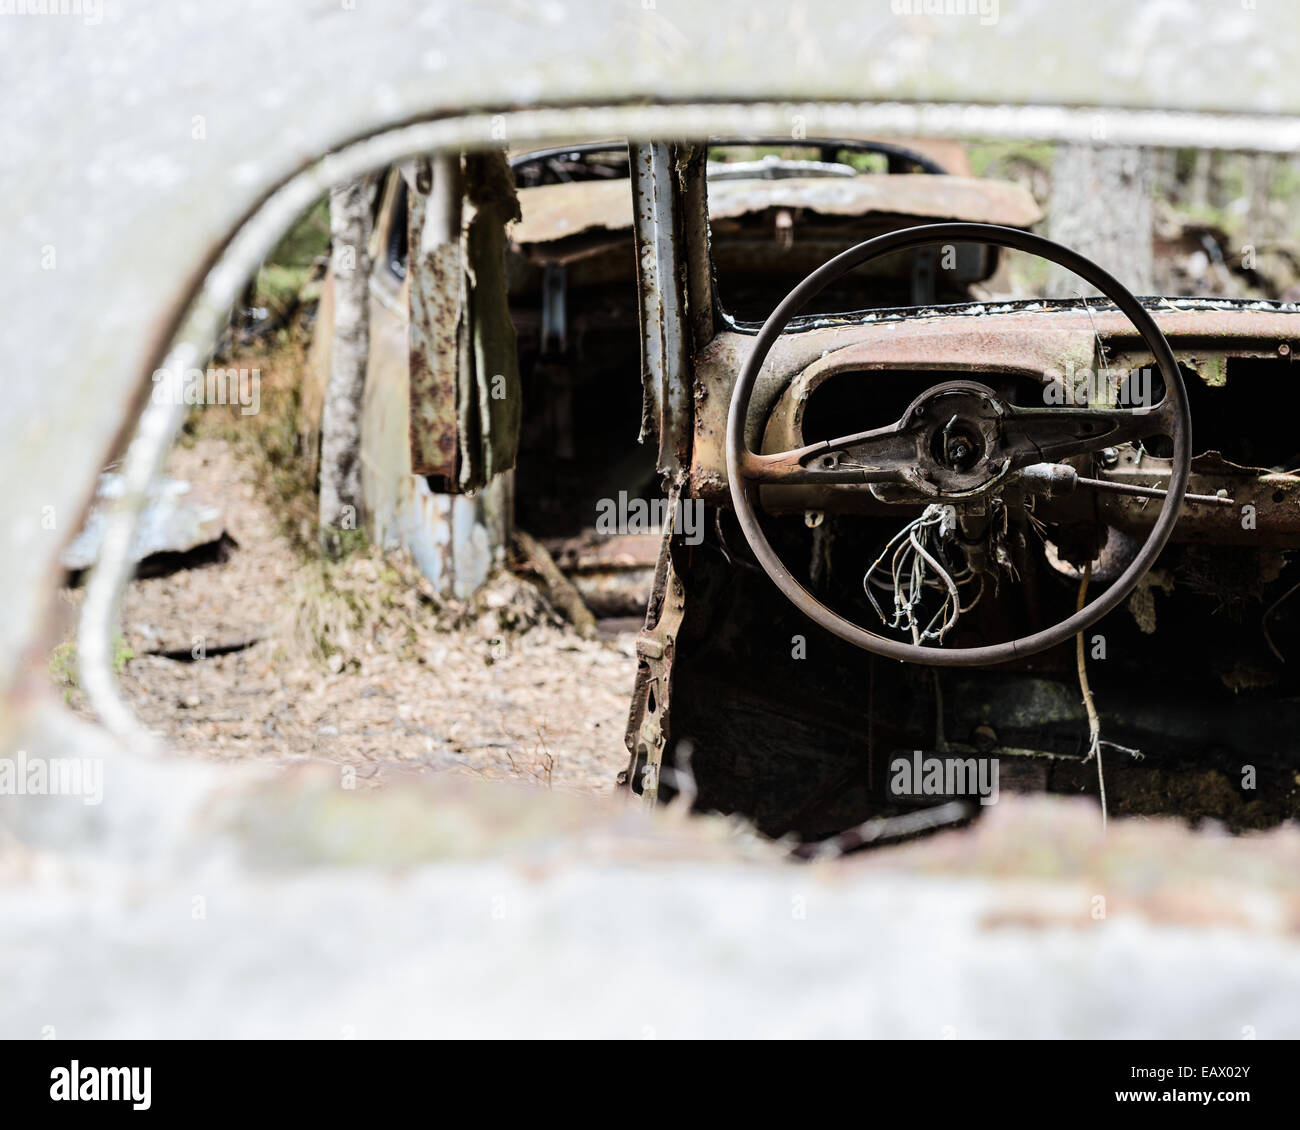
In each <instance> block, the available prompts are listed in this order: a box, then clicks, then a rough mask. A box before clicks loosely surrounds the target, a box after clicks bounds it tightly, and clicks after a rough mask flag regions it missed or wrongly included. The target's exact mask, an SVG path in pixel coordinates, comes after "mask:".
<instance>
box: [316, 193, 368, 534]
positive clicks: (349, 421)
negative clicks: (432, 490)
mask: <svg viewBox="0 0 1300 1130" xmlns="http://www.w3.org/2000/svg"><path fill="white" fill-rule="evenodd" d="M330 235H331V239H332V242H331V247H330V268H331V270H332V272H333V275H334V327H333V333H334V342H333V351H332V357H331V360H330V377H329V388H328V390H327V391H326V394H325V407H324V411H323V413H322V415H321V441H320V447H321V452H320V541H321V549H322V550H323V551H324V552H325V553H326V554H328V555H329V556H331V557H337V556H338V555H339V554H340V553H341V552H342V551H343V550H344V549H345V548H346V546H347V544H348V543H349V542H350V541H351V540H352V539H351V538H349V537H348V531H352V530H356V529H357V527H358V524H359V515H360V513H361V395H362V391H363V389H364V387H365V380H366V358H367V356H368V355H369V352H370V308H369V304H370V253H369V244H370V208H369V203H368V199H367V192H366V184H365V181H364V179H362V180H356V181H353V182H352V183H351V184H346V185H343V186H342V187H340V188H336V189H334V190H333V191H331V192H330ZM321 332H329V327H325V326H322V327H321Z"/></svg>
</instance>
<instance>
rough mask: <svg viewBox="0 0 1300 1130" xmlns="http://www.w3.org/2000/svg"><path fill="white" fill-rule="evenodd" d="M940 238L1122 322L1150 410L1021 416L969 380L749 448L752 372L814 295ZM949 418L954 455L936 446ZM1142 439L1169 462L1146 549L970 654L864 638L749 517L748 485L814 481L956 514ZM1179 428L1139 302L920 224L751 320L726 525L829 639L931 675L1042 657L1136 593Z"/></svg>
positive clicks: (731, 428) (1088, 265) (849, 255)
mask: <svg viewBox="0 0 1300 1130" xmlns="http://www.w3.org/2000/svg"><path fill="white" fill-rule="evenodd" d="M942 243H985V244H993V245H995V246H998V247H1008V248H1012V249H1015V250H1019V251H1026V252H1029V253H1031V254H1034V255H1038V256H1041V257H1042V258H1044V259H1048V260H1050V261H1051V262H1054V263H1057V264H1059V265H1060V266H1062V267H1065V268H1066V269H1067V270H1070V271H1072V272H1073V273H1074V274H1075V275H1077V276H1078V277H1079V278H1081V279H1083V280H1084V281H1085V282H1087V283H1090V284H1091V285H1092V286H1094V287H1096V289H1097V290H1099V291H1100V292H1101V293H1102V294H1103V295H1105V296H1106V298H1108V299H1109V300H1110V301H1111V302H1112V303H1114V305H1115V306H1116V308H1117V309H1119V310H1120V311H1121V312H1122V313H1123V314H1124V315H1125V316H1126V317H1127V318H1128V320H1129V321H1130V322H1131V323H1132V324H1133V326H1134V327H1135V328H1136V330H1137V331H1138V333H1139V335H1140V336H1141V337H1142V340H1143V341H1144V342H1145V343H1146V346H1147V348H1148V349H1150V351H1151V354H1152V356H1153V357H1154V358H1155V362H1156V365H1157V366H1158V367H1159V370H1160V374H1161V376H1162V377H1163V379H1164V387H1165V395H1164V397H1163V399H1162V400H1161V401H1160V403H1159V404H1157V405H1154V406H1151V407H1139V408H1110V407H1106V408H1094V407H1091V406H1089V407H1083V408H1061V407H1052V408H1025V407H1021V406H1015V405H1011V404H1009V403H1007V402H1006V401H1005V400H1004V399H1002V398H1001V397H999V396H998V395H997V394H996V393H995V392H994V391H993V390H992V389H991V388H988V387H986V386H984V385H982V384H979V383H977V382H974V381H950V382H947V383H946V384H941V385H937V386H935V387H934V388H931V389H929V390H927V391H926V392H925V393H923V394H922V395H921V396H919V397H918V398H917V399H916V400H915V401H913V402H912V404H911V405H910V406H909V407H908V408H907V409H906V411H905V412H904V413H903V416H902V417H901V418H900V419H899V420H897V421H896V422H895V423H893V424H890V425H887V426H886V427H881V428H874V429H871V430H869V431H862V432H857V433H854V434H852V435H845V436H842V437H840V438H838V439H833V440H824V441H822V442H819V443H814V444H810V445H808V446H807V447H802V448H798V449H796V450H791V451H782V452H779V453H775V454H767V455H760V454H757V453H755V452H754V451H752V450H751V449H750V447H749V442H748V438H747V428H746V422H747V417H748V414H749V402H750V399H751V397H752V395H753V391H754V384H755V381H756V380H757V378H758V374H759V371H760V370H761V369H762V367H763V363H764V361H766V359H767V355H768V353H769V352H770V351H771V349H772V346H773V344H774V343H775V342H776V339H777V338H778V337H779V336H780V335H781V333H782V332H783V331H784V330H785V328H786V326H788V325H789V323H790V320H791V319H792V318H793V317H795V315H797V314H798V313H799V312H800V311H801V310H802V309H803V307H804V306H805V305H806V304H807V303H808V302H809V301H810V300H811V299H812V298H814V297H816V295H817V294H819V293H820V292H821V291H822V290H823V289H824V288H825V287H827V286H828V285H830V284H831V283H832V282H834V281H836V280H837V279H839V278H841V277H843V276H844V275H845V274H847V273H848V272H849V271H851V270H853V269H854V268H856V267H859V266H861V265H862V264H864V263H867V262H869V261H870V260H872V259H876V258H879V257H880V256H883V255H888V254H891V253H893V252H898V251H907V250H911V249H913V248H917V247H925V246H930V245H933V244H942ZM954 422H959V424H958V426H957V431H958V432H959V433H960V437H961V442H960V449H959V450H960V458H953V457H952V451H953V449H952V448H950V447H949V446H948V438H949V435H950V433H951V432H952V430H953V426H954ZM1152 435H1168V436H1170V437H1172V439H1173V467H1172V473H1171V475H1170V479H1169V486H1168V493H1167V494H1166V495H1165V497H1164V500H1163V503H1162V505H1161V508H1160V513H1159V516H1158V517H1157V519H1156V521H1155V524H1154V526H1153V527H1152V529H1151V531H1150V533H1149V534H1148V536H1147V539H1146V541H1145V542H1144V543H1143V545H1142V547H1141V548H1140V549H1139V551H1138V552H1137V554H1136V556H1134V558H1133V560H1132V561H1131V562H1130V563H1129V565H1128V567H1127V568H1126V569H1125V570H1124V571H1123V572H1122V573H1121V574H1120V575H1119V576H1118V577H1117V578H1115V580H1114V582H1113V583H1112V584H1111V585H1110V587H1109V588H1108V589H1106V591H1105V592H1104V593H1102V594H1101V595H1100V596H1099V597H1097V598H1096V599H1095V600H1093V601H1091V602H1090V603H1089V604H1087V605H1086V606H1084V607H1083V608H1082V609H1081V610H1079V611H1078V612H1076V613H1074V614H1073V615H1072V616H1070V617H1068V618H1067V619H1064V620H1062V621H1060V622H1059V623H1057V624H1054V625H1053V626H1051V627H1050V628H1045V629H1043V630H1042V631H1039V632H1035V633H1034V634H1032V635H1028V636H1024V637H1021V638H1019V639H1013V640H1008V641H1006V642H1003V643H998V644H990V645H987V646H983V647H965V648H944V647H925V646H921V645H920V644H917V643H906V642H903V641H900V640H894V639H890V638H888V637H886V636H881V635H877V634H876V633H874V632H869V631H867V630H866V629H865V628H862V627H859V626H858V625H857V624H854V623H852V622H851V621H849V620H847V619H845V618H844V617H843V616H841V615H840V614H839V613H837V612H835V611H833V610H832V609H830V608H828V607H827V606H826V605H824V604H822V603H821V602H820V601H818V600H817V598H816V597H814V596H813V595H812V593H810V592H809V591H808V590H807V589H806V588H804V587H803V585H802V584H800V583H799V581H798V580H796V579H795V578H794V577H793V576H792V575H791V573H790V571H789V570H788V569H787V568H786V567H785V565H784V564H783V563H782V561H781V559H780V558H779V557H778V556H777V554H776V553H775V551H774V550H773V549H772V546H771V544H770V543H769V542H768V540H767V537H766V535H765V534H764V533H763V530H762V527H761V526H760V524H759V521H758V516H757V514H756V512H755V506H754V500H755V496H756V495H757V492H758V486H759V485H760V484H763V483H769V484H792V483H800V484H815V485H824V486H831V487H833V486H835V485H837V484H838V485H840V486H846V485H850V486H856V485H858V484H864V483H866V484H882V485H885V484H887V486H884V488H883V489H887V490H889V491H891V492H893V496H894V497H895V498H896V499H897V498H898V497H900V494H901V496H902V497H905V498H913V499H914V500H915V501H916V502H917V503H918V504H920V503H927V502H928V503H939V504H943V503H953V504H956V505H964V504H967V503H969V502H970V501H972V500H978V499H979V498H981V497H982V496H985V495H988V494H990V493H992V492H994V491H998V490H1003V489H1005V488H1006V487H1007V486H1010V485H1012V484H1015V483H1016V482H1017V480H1019V481H1020V482H1021V484H1022V485H1027V482H1026V480H1025V471H1026V469H1027V468H1029V467H1031V466H1033V465H1035V464H1038V465H1042V464H1044V463H1047V462H1051V461H1060V460H1062V459H1064V458H1067V457H1069V456H1072V455H1084V454H1088V453H1090V452H1097V451H1100V450H1102V449H1103V448H1106V447H1112V446H1114V445H1116V444H1119V443H1126V442H1129V441H1132V440H1138V439H1142V438H1144V437H1147V436H1152ZM1191 437H1192V422H1191V416H1190V413H1189V412H1188V407H1187V391H1186V389H1185V388H1184V386H1183V379H1182V375H1181V373H1180V372H1179V369H1178V364H1177V362H1176V361H1175V359H1174V354H1173V350H1172V349H1170V347H1169V342H1168V341H1167V340H1166V339H1165V336H1164V334H1163V333H1161V332H1160V329H1159V327H1158V326H1157V325H1156V323H1155V321H1154V319H1153V318H1152V317H1151V315H1150V314H1149V313H1147V311H1146V310H1145V309H1144V308H1143V307H1142V305H1141V303H1139V302H1138V300H1137V299H1136V298H1135V297H1134V296H1133V295H1132V294H1131V293H1129V291H1128V290H1127V289H1125V287H1124V286H1122V285H1121V284H1120V283H1119V282H1118V281H1117V280H1116V279H1115V278H1113V277H1112V276H1111V275H1110V274H1108V273H1107V272H1106V271H1104V270H1102V269H1101V268H1100V267H1099V266H1097V265H1096V264H1095V263H1093V262H1091V261H1090V260H1088V259H1085V258H1084V257H1083V256H1082V255H1079V254H1077V253H1075V252H1073V251H1071V250H1070V249H1069V248H1066V247H1062V246H1061V245H1060V244H1058V243H1053V242H1052V241H1051V240H1048V239H1044V238H1043V237H1041V236H1037V235H1031V234H1030V233H1028V232H1023V231H1020V230H1019V229H1016V228H1006V227H998V226H996V225H992V224H976V223H955V224H923V225H921V226H919V227H912V228H905V229H903V230H901V231H896V232H890V233H888V234H886V235H881V236H877V237H876V238H874V239H869V240H867V241H866V242H865V243H860V244H858V245H857V246H856V247H851V248H849V250H847V251H844V252H842V253H841V254H839V255H837V256H835V257H834V258H833V259H830V260H828V261H827V262H826V263H824V264H823V265H822V266H820V267H819V268H817V270H815V271H814V272H813V273H812V274H810V275H808V276H807V278H805V279H804V280H803V281H802V282H800V283H799V285H798V286H796V287H795V288H794V290H792V291H791V292H790V293H789V294H788V295H787V296H786V297H785V298H784V299H783V300H782V302H781V304H780V305H779V306H777V308H776V309H775V310H774V311H773V312H772V314H771V316H770V317H769V318H768V319H767V321H766V322H764V323H763V327H762V329H761V330H760V331H759V333H758V337H757V339H756V340H755V342H754V348H753V349H752V350H751V351H750V354H749V357H748V358H747V359H746V361H745V364H744V365H743V366H742V368H741V370H740V375H739V377H738V378H737V380H736V384H735V388H734V389H733V391H732V394H731V406H730V410H729V413H728V416H727V475H728V479H729V483H730V488H731V498H732V502H733V504H734V506H735V510H736V516H737V518H738V519H739V521H740V527H741V530H742V531H743V532H744V535H745V539H746V541H748V542H749V545H750V548H751V549H752V550H753V551H754V556H755V557H756V558H757V559H758V562H759V564H760V565H761V566H762V568H763V571H764V572H765V573H766V574H767V575H768V577H770V578H771V580H772V582H773V583H774V584H775V585H776V586H777V588H779V589H780V590H781V592H782V593H784V594H785V596H786V597H787V598H788V599H789V600H790V601H791V602H793V604H794V605H795V607H797V608H799V609H800V610H801V611H802V612H804V613H805V614H806V615H807V616H808V617H810V618H811V619H812V620H813V621H815V622H816V623H817V624H819V625H821V627H823V628H825V629H826V630H827V631H828V632H831V633H832V634H833V635H836V636H838V637H839V638H840V639H843V640H846V641H847V642H849V643H851V644H853V645H855V646H856V647H860V648H864V649H865V650H867V651H871V652H875V653H876V654H877V655H883V656H885V657H886V658H889V659H898V660H906V661H910V662H912V663H923V664H929V665H931V666H939V667H979V666H987V665H990V664H994V663H1003V662H1006V661H1008V660H1012V659H1017V658H1019V657H1021V656H1026V655H1033V654H1034V653H1036V652H1040V651H1045V650H1046V649H1047V648H1050V647H1054V646H1056V645H1057V644H1059V643H1064V642H1065V641H1066V640H1068V639H1070V638H1071V637H1072V636H1074V635H1076V634H1077V633H1079V632H1081V631H1083V630H1084V629H1086V628H1089V627H1091V626H1092V625H1093V624H1095V623H1096V622H1097V621H1098V620H1100V619H1101V618H1102V617H1103V616H1104V615H1106V613H1107V612H1109V611H1111V610H1112V609H1113V608H1115V607H1116V606H1117V605H1118V604H1119V603H1120V602H1121V601H1123V600H1124V599H1125V598H1126V597H1127V596H1128V595H1129V594H1130V593H1131V592H1132V591H1133V589H1134V588H1135V587H1136V586H1137V583H1138V582H1139V581H1140V580H1141V579H1142V577H1143V576H1144V575H1145V573H1146V572H1147V570H1148V569H1150V568H1151V566H1152V565H1153V564H1154V562H1155V560H1156V558H1157V556H1159V554H1160V551H1161V550H1162V549H1163V548H1164V546H1165V543H1166V542H1167V541H1168V540H1169V535H1170V534H1171V533H1172V532H1173V529H1174V526H1175V524H1176V523H1177V521H1178V515H1179V513H1180V512H1181V510H1182V505H1183V501H1184V495H1185V494H1186V490H1187V483H1188V478H1189V476H1190V473H1191Z"/></svg>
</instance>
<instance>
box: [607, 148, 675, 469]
mask: <svg viewBox="0 0 1300 1130" xmlns="http://www.w3.org/2000/svg"><path fill="white" fill-rule="evenodd" d="M628 151H629V157H630V161H629V168H630V171H631V202H632V204H633V205H634V214H635V223H634V225H633V235H634V238H635V244H636V256H637V263H638V271H637V288H638V291H639V294H640V307H641V380H642V387H643V388H644V390H645V402H644V415H643V418H642V424H641V438H642V439H643V440H644V439H645V437H646V436H647V435H653V436H655V437H656V438H657V439H658V443H659V454H658V458H657V461H656V463H657V466H658V468H659V470H660V471H661V472H662V473H664V474H674V473H676V472H677V471H678V470H679V469H680V468H681V467H682V466H684V465H685V461H686V459H687V452H688V448H689V444H690V431H689V429H690V410H691V399H690V374H689V362H688V347H687V340H686V332H687V326H686V318H685V313H686V294H685V288H684V271H683V264H682V261H681V251H682V250H683V248H684V246H685V245H684V241H683V240H682V239H681V231H680V208H679V206H678V197H679V190H678V182H677V175H676V170H675V168H674V156H673V147H672V146H670V145H669V144H668V143H666V142H658V141H656V142H648V143H646V144H641V145H630V146H629V147H628ZM615 183H616V184H617V187H619V188H621V189H622V190H623V191H624V192H626V191H627V190H628V185H626V184H624V183H622V182H615Z"/></svg>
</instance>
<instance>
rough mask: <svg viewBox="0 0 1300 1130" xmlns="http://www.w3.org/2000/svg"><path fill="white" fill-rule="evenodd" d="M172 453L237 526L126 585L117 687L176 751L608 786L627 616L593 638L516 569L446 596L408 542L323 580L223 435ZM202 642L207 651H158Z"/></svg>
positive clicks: (619, 762)
mask: <svg viewBox="0 0 1300 1130" xmlns="http://www.w3.org/2000/svg"><path fill="white" fill-rule="evenodd" d="M168 470H169V473H170V474H171V475H173V476H175V477H177V478H181V479H185V480H187V481H189V482H190V483H192V484H193V487H194V490H195V491H196V492H199V493H201V494H202V495H203V497H204V498H205V499H206V500H208V501H212V502H215V503H217V504H218V505H220V506H221V509H222V513H223V517H224V520H225V525H226V530H227V532H228V533H229V534H230V535H231V536H232V537H233V538H234V539H235V542H236V543H237V546H236V548H234V549H233V550H232V551H231V552H230V553H229V554H228V558H227V560H225V561H224V562H221V563H218V564H211V565H207V566H204V567H200V568H192V569H186V570H182V571H179V572H176V573H172V574H170V575H168V576H163V577H155V578H147V579H139V580H136V581H134V582H133V583H132V584H131V587H130V590H129V592H128V593H127V596H126V599H125V602H124V608H123V618H122V628H123V637H124V642H125V643H126V645H127V646H128V647H130V649H131V650H132V652H134V656H133V657H132V658H131V659H130V660H128V661H127V663H126V665H125V667H124V669H123V671H122V675H121V682H122V687H123V690H124V692H125V694H126V697H127V699H128V701H129V702H130V703H131V704H132V706H133V707H134V708H135V710H136V711H137V712H138V713H139V714H140V716H141V717H142V718H143V719H144V721H145V722H146V723H147V724H148V725H149V726H150V727H152V728H154V729H156V730H158V731H159V732H161V733H162V734H164V735H166V737H167V738H168V740H169V742H170V744H171V746H172V747H173V748H174V749H175V750H176V751H177V752H178V753H181V754H183V755H189V756H195V757H203V758H213V759H230V758H267V759H272V760H286V759H294V758H303V757H309V758H323V759H326V760H328V761H332V762H337V763H339V764H341V765H347V766H352V767H354V770H355V773H356V777H357V780H358V781H363V780H364V781H379V780H382V779H383V776H384V774H385V772H386V771H389V770H393V769H401V770H405V771H409V770H412V769H416V770H426V771H430V772H438V771H452V772H465V773H474V774H478V775H481V776H484V777H488V778H519V779H525V780H529V781H535V782H541V783H543V784H548V785H550V786H552V787H555V788H558V789H568V790H578V791H584V792H606V791H609V790H611V789H612V788H613V787H614V778H615V775H616V774H617V773H618V771H619V770H620V769H622V768H623V766H624V765H625V763H626V757H627V755H626V752H625V750H624V748H623V743H622V736H623V730H624V726H625V723H626V718H627V705H628V696H629V693H630V691H631V687H632V681H633V678H634V676H635V672H636V659H635V649H634V642H635V634H634V633H633V632H631V631H627V630H626V624H625V623H623V624H620V627H622V628H623V629H624V630H622V631H618V632H614V633H610V634H609V635H607V636H605V637H603V638H601V639H597V640H586V639H582V638H580V637H579V636H577V635H576V634H575V633H574V632H572V631H571V630H569V629H568V628H567V627H566V626H565V625H563V624H562V623H560V622H559V621H558V619H557V618H556V617H555V616H554V614H553V613H552V612H551V610H550V609H549V607H548V606H547V605H546V603H545V601H544V599H543V598H542V597H541V595H540V594H539V593H538V592H537V590H536V589H534V588H533V587H532V586H531V585H528V584H526V583H525V582H523V581H520V580H518V579H516V578H514V577H512V576H509V575H504V576H502V577H501V578H499V579H498V580H497V581H496V582H494V583H493V584H492V585H490V586H489V588H488V589H487V591H486V592H485V593H484V594H482V595H481V596H480V597H479V598H478V599H477V600H476V601H475V603H474V605H473V607H469V608H448V607H445V606H439V605H438V604H437V602H436V601H434V600H433V599H432V591H431V589H430V588H429V586H428V584H427V582H425V581H423V579H422V578H421V577H420V576H419V575H418V573H417V572H416V571H415V570H414V568H413V566H411V565H410V563H409V561H407V560H405V559H404V558H403V557H402V556H400V555H397V556H392V555H390V556H388V557H384V556H381V555H379V554H378V553H376V552H369V553H365V552H363V553H360V554H357V555H354V557H352V558H350V559H349V560H348V561H347V562H345V563H344V564H343V565H342V566H340V567H338V568H337V569H334V570H331V571H330V572H329V574H328V580H327V581H326V582H324V583H323V582H322V580H321V578H322V577H323V576H325V574H324V572H323V571H322V569H321V567H320V565H319V564H318V563H316V562H313V561H310V560H307V559H305V558H304V557H303V556H302V555H301V554H299V553H297V552H296V551H295V550H294V548H293V547H292V545H291V544H290V543H289V542H288V541H287V540H286V539H285V538H284V536H282V534H281V533H280V532H279V525H278V523H277V521H276V516H275V514H274V513H273V512H272V510H271V509H270V507H269V506H268V504H267V503H266V501H265V500H264V499H263V497H262V496H261V494H260V492H259V490H258V483H257V476H256V472H255V471H254V470H253V468H251V467H250V466H248V465H246V464H245V463H243V462H241V461H240V460H239V459H238V458H237V457H236V456H235V454H234V453H233V452H232V450H231V448H230V447H229V446H228V445H227V444H225V443H224V442H223V441H221V440H219V439H215V438H201V439H199V440H197V441H195V442H194V443H193V445H192V446H188V447H185V446H182V447H178V448H177V449H176V450H175V451H174V452H173V453H172V456H171V460H170V463H169V468H168ZM322 592H324V593H325V594H326V596H325V597H324V598H323V597H322ZM66 599H67V602H68V604H69V605H70V606H71V608H72V609H75V606H76V605H78V604H79V603H80V592H79V591H77V590H72V591H69V592H68V593H67V594H66ZM70 610H71V609H70ZM69 619H71V617H69ZM70 634H71V633H70V632H69V636H70ZM250 639H254V640H256V641H257V642H255V643H253V644H252V645H251V646H241V647H240V649H239V650H232V651H229V652H228V653H226V654H213V653H214V652H217V651H219V650H220V649H222V648H223V647H231V646H235V645H243V644H245V643H246V642H247V641H248V640H250ZM196 646H197V647H198V648H199V649H201V650H202V651H203V652H204V653H205V654H206V656H207V657H206V658H203V659H200V660H197V661H193V662H182V661H177V660H175V659H169V658H165V657H163V656H161V655H158V654H150V653H151V652H152V653H156V652H159V651H163V650H180V651H183V652H187V653H192V652H193V650H194V649H195V648H196ZM69 699H70V701H71V702H72V703H73V705H74V706H77V707H80V708H81V709H82V710H84V708H85V704H84V701H82V700H81V696H80V694H79V692H77V691H75V690H70V691H69Z"/></svg>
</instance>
